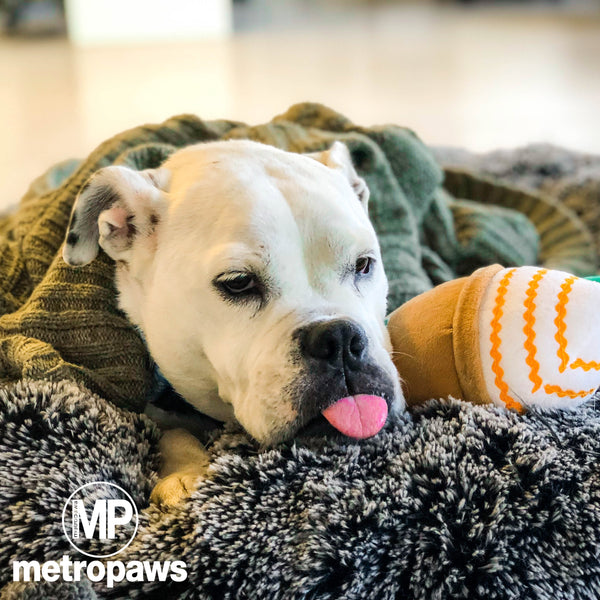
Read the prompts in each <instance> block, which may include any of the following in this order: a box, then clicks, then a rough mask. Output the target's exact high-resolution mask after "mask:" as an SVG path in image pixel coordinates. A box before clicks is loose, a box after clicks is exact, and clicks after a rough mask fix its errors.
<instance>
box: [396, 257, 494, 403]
mask: <svg viewBox="0 0 600 600" xmlns="http://www.w3.org/2000/svg"><path fill="white" fill-rule="evenodd" d="M502 268H503V267H501V266H500V265H490V266H489V267H483V268H481V269H478V270H477V271H475V273H473V274H472V275H471V276H470V277H461V278H460V279H455V280H454V281H449V282H448V283H443V284H441V285H439V286H437V287H436V288H434V289H432V290H429V291H428V292H425V293H424V294H421V295H420V296H417V297H416V298H413V299H412V300H409V301H408V302H407V303H406V304H403V305H402V306H401V307H400V308H397V309H396V310H395V311H394V312H393V313H392V314H391V315H390V318H389V321H388V331H389V333H390V338H391V340H392V348H393V355H392V357H393V360H394V364H395V365H396V368H397V369H398V373H399V374H400V377H401V379H402V386H403V390H404V394H405V396H406V401H407V403H408V404H409V405H414V404H419V403H421V402H425V401H427V400H429V399H431V398H447V397H449V396H452V397H453V398H458V399H461V400H466V401H468V402H473V403H475V404H486V403H489V402H490V398H489V394H488V392H487V389H486V385H485V380H484V377H483V372H482V368H481V358H480V356H479V308H480V304H481V300H482V298H483V295H484V293H485V290H486V288H487V286H488V285H489V283H490V281H491V280H492V278H493V277H494V275H495V274H496V273H497V272H498V271H500V270H502Z"/></svg>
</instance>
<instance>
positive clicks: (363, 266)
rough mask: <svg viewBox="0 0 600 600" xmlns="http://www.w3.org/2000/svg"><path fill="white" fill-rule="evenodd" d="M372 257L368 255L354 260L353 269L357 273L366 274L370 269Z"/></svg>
mask: <svg viewBox="0 0 600 600" xmlns="http://www.w3.org/2000/svg"><path fill="white" fill-rule="evenodd" d="M372 264H373V259H372V258H371V257H370V256H363V257H362V258H359V259H358V260H357V261H356V265H355V271H356V274H357V275H366V274H367V273H368V272H369V271H370V270H371V265H372Z"/></svg>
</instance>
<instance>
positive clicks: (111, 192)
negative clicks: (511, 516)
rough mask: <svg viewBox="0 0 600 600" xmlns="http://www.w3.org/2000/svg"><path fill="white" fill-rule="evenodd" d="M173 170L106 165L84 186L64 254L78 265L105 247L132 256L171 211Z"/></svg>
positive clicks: (112, 252) (118, 257)
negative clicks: (141, 238)
mask: <svg viewBox="0 0 600 600" xmlns="http://www.w3.org/2000/svg"><path fill="white" fill-rule="evenodd" d="M169 178H170V173H169V171H167V170H166V169H148V170H146V171H134V170H133V169H128V168H127V167H117V166H112V167H105V168H104V169H100V170H99V171H97V172H96V173H94V175H92V177H91V178H90V179H88V181H87V183H86V184H85V185H84V186H83V188H82V189H81V192H80V193H79V195H78V196H77V199H76V200H75V205H74V206H73V211H72V213H71V221H70V223H69V227H68V229H67V235H66V239H65V245H64V247H63V258H64V260H65V262H66V263H68V264H69V265H72V266H78V267H80V266H83V265H87V264H88V263H90V262H92V261H93V260H94V258H96V256H97V254H98V249H99V248H100V247H102V249H103V250H104V251H105V252H106V253H107V254H108V255H109V256H110V257H111V258H113V259H114V260H127V257H128V253H129V251H130V249H131V247H132V245H133V242H134V241H135V239H136V238H138V237H139V236H145V237H148V236H150V235H152V233H153V232H154V230H155V229H156V227H157V225H158V224H159V223H160V220H161V218H162V217H163V214H164V211H165V210H166V205H167V199H166V197H165V192H166V191H168V187H169Z"/></svg>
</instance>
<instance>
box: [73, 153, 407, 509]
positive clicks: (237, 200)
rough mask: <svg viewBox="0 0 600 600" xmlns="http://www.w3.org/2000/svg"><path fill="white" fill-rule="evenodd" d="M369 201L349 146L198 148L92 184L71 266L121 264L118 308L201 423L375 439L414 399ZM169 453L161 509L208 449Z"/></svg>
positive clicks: (79, 209) (260, 436)
mask: <svg viewBox="0 0 600 600" xmlns="http://www.w3.org/2000/svg"><path fill="white" fill-rule="evenodd" d="M368 196H369V192H368V189H367V187H366V185H365V182H364V180H362V179H361V178H359V177H358V175H357V174H356V172H355V170H354V168H353V166H352V162H351V158H350V154H349V152H348V149H347V148H346V146H345V145H344V144H342V143H340V142H336V143H335V144H334V145H333V146H332V147H331V149H330V150H328V151H326V152H322V153H317V154H310V155H301V154H294V153H290V152H284V151H282V150H278V149H276V148H273V147H271V146H267V145H263V144H259V143H255V142H250V141H227V142H212V143H206V144H198V145H194V146H190V147H187V148H184V149H182V150H179V151H178V152H175V153H174V154H173V155H172V156H171V157H170V158H169V159H168V160H167V161H166V162H165V163H164V165H163V166H162V167H161V168H159V169H156V170H146V171H141V172H138V171H133V170H131V169H128V168H125V167H118V166H112V167H106V168H104V169H101V170H100V171H98V172H97V173H96V174H95V175H93V177H92V178H91V179H90V180H89V181H88V183H87V184H86V185H85V186H84V188H83V189H82V191H81V193H80V194H79V197H78V198H77V201H76V203H75V206H74V207H73V213H72V216H71V223H70V225H69V231H68V234H67V238H66V243H65V246H64V250H63V257H64V259H65V261H66V262H67V263H69V264H70V265H74V266H80V265H85V264H87V263H89V262H91V261H92V260H93V259H94V258H95V257H96V255H97V253H98V249H99V247H102V248H103V250H104V251H105V252H106V253H107V254H108V255H109V256H110V257H112V258H113V259H114V260H115V261H116V262H117V270H116V285H117V289H118V291H119V302H120V306H121V308H122V309H123V310H124V311H125V312H126V313H127V315H128V316H129V318H130V319H131V321H132V322H133V323H134V324H135V325H137V326H138V327H139V328H140V329H141V331H142V332H143V333H144V335H145V338H146V341H147V344H148V348H149V351H150V353H151V355H152V357H153V359H154V360H155V361H156V363H157V364H158V366H159V367H160V369H161V371H162V373H163V374H164V375H165V377H166V378H167V379H168V381H169V382H170V383H171V385H172V386H173V387H174V389H175V390H176V391H177V392H178V393H179V394H181V396H183V397H184V398H185V400H186V401H187V402H189V403H190V404H192V405H193V406H194V407H196V408H197V409H198V410H199V411H201V412H202V413H205V414H207V415H210V416H211V417H213V418H215V419H218V420H221V421H227V420H231V419H236V420H237V421H238V422H239V423H240V424H241V425H242V426H243V427H244V428H245V429H246V431H248V433H249V434H250V435H252V436H253V437H254V438H255V439H256V440H258V441H259V442H261V443H263V444H264V445H271V444H275V443H278V442H280V441H282V440H286V439H289V438H291V437H293V436H294V435H295V434H296V433H297V432H298V431H299V430H300V429H301V428H302V427H304V426H305V425H307V423H309V422H312V421H314V420H315V419H321V420H323V422H326V421H325V419H327V421H329V423H331V425H333V426H334V427H335V428H336V429H338V430H339V431H341V432H342V433H344V434H346V435H349V436H352V437H357V438H361V437H369V436H371V435H374V434H375V433H377V431H379V429H381V427H382V426H383V424H384V422H385V420H386V418H387V416H388V414H393V413H396V412H398V411H400V410H402V409H403V407H404V399H403V396H402V392H401V388H400V383H399V378H398V375H397V372H396V369H395V367H394V365H393V363H392V361H391V358H390V342H389V338H388V333H387V330H386V327H385V324H384V317H385V314H386V294H387V280H386V277H385V274H384V270H383V265H382V261H381V254H380V250H379V245H378V242H377V238H376V235H375V231H374V229H373V226H372V225H371V223H370V221H369V219H368V215H367V201H368ZM323 417H325V419H323ZM161 449H162V451H163V454H164V456H163V459H164V463H165V464H164V468H163V469H162V472H161V475H162V476H163V480H162V481H161V482H159V485H158V486H157V488H156V489H155V492H154V495H153V499H154V500H157V501H159V502H164V503H173V502H176V501H177V500H179V498H181V497H182V496H183V495H185V494H186V493H187V492H188V491H189V490H190V488H191V487H192V486H193V482H194V481H195V480H196V479H197V477H198V476H199V475H201V474H202V473H203V472H204V471H205V469H206V465H207V459H206V453H205V452H204V451H203V449H202V447H201V446H200V444H199V442H197V441H196V440H195V438H193V437H192V436H191V435H189V434H186V433H184V432H181V431H170V432H168V433H167V434H166V435H165V436H164V437H163V440H162V443H161Z"/></svg>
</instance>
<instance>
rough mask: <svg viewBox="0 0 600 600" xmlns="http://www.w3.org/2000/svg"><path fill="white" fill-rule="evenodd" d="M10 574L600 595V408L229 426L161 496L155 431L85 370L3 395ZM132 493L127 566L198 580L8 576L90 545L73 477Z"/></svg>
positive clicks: (440, 412) (239, 586) (214, 590)
mask: <svg viewBox="0 0 600 600" xmlns="http://www.w3.org/2000/svg"><path fill="white" fill-rule="evenodd" d="M0 440H1V441H0V461H1V462H0V464H1V465H2V478H1V480H0V531H1V532H2V534H1V541H0V584H5V587H4V589H3V591H2V593H1V594H0V598H2V600H8V599H13V598H15V599H16V598H31V599H34V598H36V599H37V598H47V599H57V598H85V599H92V598H109V597H110V598H170V599H171V598H173V599H176V598H182V599H183V598H203V599H204V598H214V599H230V598H231V599H233V598H251V599H257V600H258V599H264V600H275V599H282V600H283V599H285V600H288V599H301V598H302V599H307V598H313V599H323V600H330V599H331V600H332V599H334V598H335V599H342V598H343V599H348V600H350V599H352V600H367V599H372V600H386V599H390V600H391V599H395V598H403V599H412V598H414V599H417V598H418V599H421V600H432V599H439V600H442V599H450V598H470V599H476V598H479V599H481V600H484V599H485V600H493V599H505V598H506V599H508V598H511V599H512V598H514V599H515V600H516V599H519V600H525V599H534V598H535V599H538V600H539V599H548V600H550V599H552V600H573V599H584V598H588V599H590V600H591V599H595V598H598V597H599V596H600V559H599V554H600V550H599V548H600V471H599V470H598V466H597V465H598V459H599V457H600V410H599V409H596V407H595V406H594V404H593V403H591V404H590V405H589V406H587V407H585V408H581V409H579V410H578V411H577V412H573V413H559V414H554V415H551V416H544V417H543V418H542V417H541V416H540V415H538V414H535V413H530V414H527V415H525V416H519V415H517V414H516V413H509V412H507V411H502V410H499V409H494V408H488V407H482V406H474V405H467V404H464V403H460V402H456V401H446V402H440V401H434V402H431V403H429V404H428V405H426V406H424V407H423V408H421V409H420V410H418V411H416V412H414V413H413V414H412V415H411V414H408V413H407V414H405V415H404V416H403V417H402V418H400V419H399V420H398V422H396V423H393V424H391V425H390V426H389V427H387V428H386V430H385V431H384V432H382V433H381V434H379V435H378V436H376V437H375V438H372V439H370V440H365V441H362V442H356V441H349V440H348V439H340V438H332V439H321V438H318V437H312V438H311V437H306V438H299V439H297V440H295V441H294V442H292V443H290V444H287V445H283V446H280V447H278V448H275V449H272V450H268V451H263V452H261V451H259V450H258V448H257V447H256V446H255V445H254V444H253V443H252V441H251V440H250V439H249V438H248V437H247V436H246V435H244V434H243V433H242V432H239V431H234V430H219V431H218V432H215V433H214V434H213V441H212V443H210V444H209V452H210V454H211V459H212V460H211V462H212V465H211V468H210V470H209V476H208V478H207V479H206V480H204V481H202V482H201V483H200V485H199V488H198V490H197V491H196V492H195V493H194V495H193V496H192V497H191V498H190V499H189V500H188V501H186V502H185V503H183V504H181V505H180V506H178V507H177V508H176V509H172V510H171V511H169V512H167V513H163V512H161V511H160V510H158V509H157V508H156V507H154V506H148V495H149V492H150V489H151V487H152V485H153V483H154V481H155V471H154V469H155V468H156V464H157V432H156V430H155V428H154V427H153V426H152V424H151V423H150V422H149V421H148V420H147V419H146V418H145V417H144V416H140V415H135V414H134V413H131V412H127V411H124V410H122V409H117V408H115V407H114V406H112V405H111V404H109V403H107V402H106V401H104V400H102V399H100V398H99V397H98V396H95V395H93V394H91V393H89V392H87V391H86V390H85V389H83V388H80V387H78V386H77V385H75V384H73V383H61V384H53V383H48V382H40V383H20V384H17V385H16V387H12V388H7V389H4V390H2V391H0ZM98 480H108V481H112V482H115V483H117V484H119V485H121V486H122V487H124V488H126V489H127V490H128V492H129V493H130V494H131V496H132V497H133V499H134V501H135V503H136V505H137V506H138V508H139V510H140V513H141V517H140V528H139V530H138V533H137V535H136V537H135V540H134V542H133V544H132V545H131V546H130V547H129V548H127V549H126V550H125V551H123V552H122V553H120V554H119V555H118V558H119V560H123V561H135V560H138V561H144V560H162V561H164V560H183V561H185V563H186V565H187V572H188V579H187V580H186V581H184V582H180V583H175V582H172V581H167V582H165V583H163V584H159V583H157V582H153V583H150V582H146V583H143V584H140V583H130V582H128V581H122V582H119V583H116V584H115V586H114V587H113V588H112V589H110V590H109V589H107V588H104V587H102V585H100V584H92V583H90V582H89V581H87V580H85V581H82V582H79V583H75V582H73V583H65V582H56V583H43V582H39V583H35V582H30V583H12V582H11V581H10V578H11V573H12V570H11V563H12V561H14V560H39V561H44V560H51V559H54V560H58V559H60V557H61V556H62V555H63V554H70V555H71V556H72V558H73V560H75V559H85V557H83V556H81V555H80V556H78V554H77V552H75V551H74V550H73V549H72V548H70V546H69V544H68V542H67V540H66V538H65V536H64V534H63V531H62V529H61V511H62V506H63V504H64V502H65V501H66V499H67V497H68V496H69V494H70V493H71V491H72V489H71V488H72V487H73V482H77V484H78V485H80V484H82V483H85V482H89V481H98Z"/></svg>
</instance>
